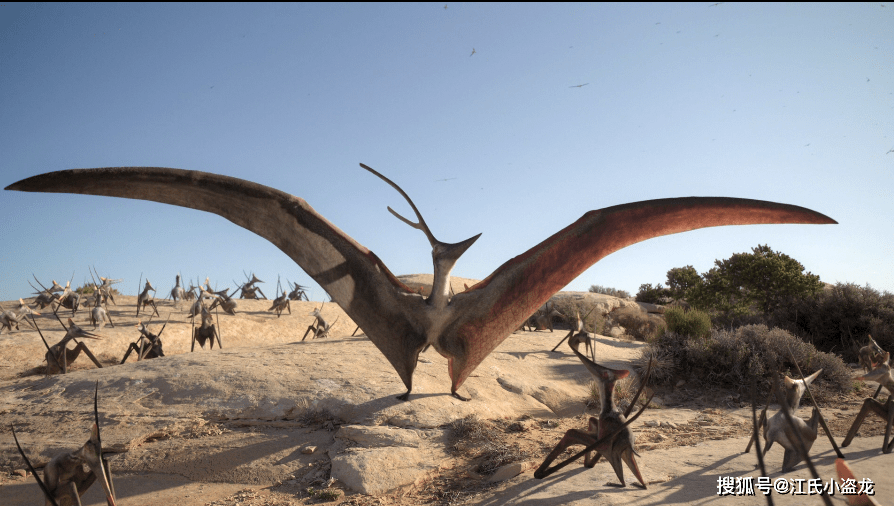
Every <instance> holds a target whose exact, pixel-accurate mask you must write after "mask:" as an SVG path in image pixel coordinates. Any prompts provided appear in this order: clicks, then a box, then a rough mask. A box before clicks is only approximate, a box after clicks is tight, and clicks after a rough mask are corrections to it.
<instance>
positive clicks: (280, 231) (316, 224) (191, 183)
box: [6, 167, 425, 382]
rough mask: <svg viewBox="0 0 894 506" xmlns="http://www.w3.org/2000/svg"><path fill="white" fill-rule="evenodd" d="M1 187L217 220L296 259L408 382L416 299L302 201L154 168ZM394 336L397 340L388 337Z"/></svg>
mask: <svg viewBox="0 0 894 506" xmlns="http://www.w3.org/2000/svg"><path fill="white" fill-rule="evenodd" d="M6 189H7V190H18V191H31V192H51V193H79V194H86V195H104V196H110V197H123V198H130V199H139V200H150V201H155V202H161V203H164V204H172V205H176V206H181V207H188V208H192V209H198V210H201V211H207V212H209V213H214V214H217V215H219V216H222V217H224V218H226V219H228V220H230V221H231V222H233V223H235V224H236V225H239V226H240V227H243V228H246V229H248V230H250V231H252V232H254V233H256V234H258V235H260V236H261V237H263V238H265V239H267V240H268V241H270V242H272V243H273V244H274V245H276V246H277V247H278V248H279V249H280V250H282V251H283V252H284V253H285V254H286V255H288V256H289V257H290V258H291V259H292V260H294V261H295V262H296V263H297V264H298V265H299V266H301V268H302V269H304V271H305V272H306V273H307V274H308V275H309V276H310V277H311V278H313V279H314V280H315V281H316V282H317V283H319V284H320V286H322V287H323V289H325V290H326V292H327V293H328V294H329V295H330V296H331V297H332V300H333V301H334V302H336V303H337V304H338V305H340V306H341V307H342V309H344V311H345V312H346V313H347V314H348V316H350V317H351V319H352V320H354V322H355V323H356V324H358V325H360V327H362V328H363V330H364V332H365V333H366V335H367V336H368V337H369V338H370V339H371V340H372V341H373V343H374V344H375V345H376V347H378V348H379V350H381V351H382V353H383V354H384V355H385V357H386V358H387V359H388V361H389V362H391V364H392V365H393V366H394V368H395V369H396V370H397V372H398V374H399V375H400V376H401V379H404V381H405V382H406V381H407V380H408V378H409V376H410V375H412V367H410V366H408V364H407V362H408V359H407V357H406V351H405V349H406V348H407V347H417V346H421V343H423V342H424V339H425V338H424V336H423V331H422V329H421V328H418V327H417V326H415V325H414V324H413V320H414V318H413V316H412V315H413V314H418V311H417V310H415V309H413V308H414V307H415V306H421V305H424V301H423V300H422V297H421V296H419V295H415V294H413V293H412V292H411V290H410V289H409V288H408V287H407V286H405V285H404V284H403V283H401V282H400V281H399V280H398V279H397V278H396V277H395V276H394V275H393V274H392V273H391V271H389V270H388V268H387V267H386V266H385V264H384V263H382V261H381V260H380V259H379V258H378V257H377V256H376V255H375V254H374V253H373V252H372V251H370V250H369V249H367V248H366V247H364V246H362V245H361V244H359V243H358V242H357V241H355V240H354V239H352V238H351V237H350V236H348V235H347V234H345V233H344V232H342V231H341V230H340V229H339V228H338V227H336V226H335V225H333V224H332V223H330V222H329V221H328V220H327V219H326V218H324V217H323V216H322V215H320V214H319V213H317V212H316V211H315V210H314V209H313V208H312V207H311V206H310V205H308V204H307V202H305V201H304V200H303V199H300V198H298V197H295V196H293V195H289V194H288V193H285V192H282V191H279V190H276V189H274V188H270V187H267V186H264V185H260V184H257V183H252V182H250V181H245V180H242V179H237V178H234V177H229V176H222V175H218V174H210V173H206V172H199V171H187V170H181V169H170V168H157V167H115V168H102V169H72V170H62V171H57V172H49V173H46V174H40V175H37V176H33V177H30V178H27V179H23V180H22V181H19V182H17V183H14V184H12V185H10V186H8V187H7V188H6ZM395 335H399V336H401V339H400V340H399V341H400V342H395V339H394V338H392V337H391V336H395ZM412 365H413V367H414V366H415V356H413V364H412ZM408 367H409V369H408ZM405 376H406V377H405Z"/></svg>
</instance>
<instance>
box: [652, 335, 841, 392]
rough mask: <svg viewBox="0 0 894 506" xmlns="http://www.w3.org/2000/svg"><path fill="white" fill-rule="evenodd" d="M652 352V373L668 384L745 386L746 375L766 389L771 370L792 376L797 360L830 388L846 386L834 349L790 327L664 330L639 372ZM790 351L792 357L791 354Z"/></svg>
mask: <svg viewBox="0 0 894 506" xmlns="http://www.w3.org/2000/svg"><path fill="white" fill-rule="evenodd" d="M649 357H652V378H653V381H654V382H655V383H657V384H669V383H671V382H673V381H675V380H676V379H680V378H685V379H687V381H689V382H694V383H696V384H703V385H716V386H725V387H728V388H735V389H738V390H740V391H743V392H748V391H749V390H750V388H751V381H752V378H763V379H762V380H759V381H758V386H759V387H760V388H761V389H762V390H764V391H766V386H767V384H768V383H767V381H766V380H767V379H768V378H769V377H770V375H771V374H772V373H773V371H782V372H783V373H785V374H788V375H789V376H791V377H793V378H798V373H797V368H796V367H795V365H794V364H795V363H797V364H798V365H799V366H800V368H801V371H803V372H804V374H805V375H809V374H812V373H813V372H814V371H816V370H817V369H823V372H822V374H820V376H819V379H818V381H819V383H820V384H824V385H827V386H829V387H831V388H833V389H834V390H836V391H839V392H844V391H847V390H848V389H849V388H852V378H851V372H850V369H849V368H848V367H847V365H845V363H844V361H843V360H841V358H839V357H838V356H837V355H834V354H831V353H825V352H821V351H818V350H817V349H816V348H815V347H814V346H813V345H811V344H809V343H806V342H804V341H802V340H801V339H799V338H797V337H795V336H794V335H792V334H791V333H789V332H787V331H785V330H782V329H778V328H774V329H768V328H767V326H766V325H747V326H744V327H739V328H737V329H735V330H732V331H728V330H721V331H712V332H711V333H710V335H709V336H708V337H707V338H706V339H690V338H688V337H687V336H684V335H680V334H678V333H674V332H667V333H665V334H664V335H663V336H661V337H660V338H658V339H657V340H655V342H653V343H652V344H651V345H650V346H649V347H648V348H647V349H646V350H645V351H644V353H643V357H642V358H641V359H640V360H639V362H638V363H637V370H638V373H639V374H644V373H645V369H646V365H647V364H648V362H649ZM793 357H794V361H793V360H792V358H793Z"/></svg>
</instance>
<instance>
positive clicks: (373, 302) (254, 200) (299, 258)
mask: <svg viewBox="0 0 894 506" xmlns="http://www.w3.org/2000/svg"><path fill="white" fill-rule="evenodd" d="M360 165H361V167H363V168H364V169H366V170H368V171H370V172H372V173H373V174H375V175H376V176H378V177H380V178H382V179H383V180H384V181H386V182H387V183H388V184H390V185H391V186H393V187H394V188H395V189H396V190H397V191H398V192H400V194H401V195H403V196H404V198H406V199H407V201H408V202H409V204H410V206H411V207H412V208H413V211H414V212H415V213H416V216H417V219H418V220H419V221H418V222H417V223H414V222H411V221H410V220H407V219H406V218H404V217H402V216H400V215H398V214H397V213H396V212H394V211H393V210H392V209H391V208H390V207H389V208H388V210H389V211H391V213H392V214H394V215H395V216H396V217H397V218H399V219H400V220H401V221H403V222H405V223H407V224H408V225H410V226H412V227H414V228H417V229H419V230H421V231H422V232H424V233H425V235H426V237H427V238H428V240H429V242H430V243H431V246H432V259H433V262H434V271H435V272H434V281H433V286H432V291H431V295H430V296H428V297H427V298H426V297H423V296H421V295H419V294H417V293H414V292H413V291H412V290H410V289H409V288H408V287H407V286H405V285H404V284H403V283H401V282H400V281H398V280H397V278H396V277H395V276H394V275H393V274H392V273H391V271H389V270H388V268H387V267H385V264H384V263H382V261H381V260H380V259H379V258H378V257H377V256H376V255H375V254H374V253H373V252H372V251H370V250H368V249H367V248H365V247H363V246H362V245H360V244H359V243H357V241H355V240H354V239H352V238H351V237H350V236H348V235H347V234H345V233H344V232H342V231H341V230H340V229H339V228H338V227H336V226H335V225H333V224H332V223H330V222H329V221H328V220H326V218H324V217H323V216H321V215H320V214H318V213H317V212H316V211H314V209H313V208H312V207H310V206H309V205H308V204H307V202H305V201H304V200H303V199H300V198H298V197H295V196H292V195H289V194H288V193H285V192H282V191H279V190H276V189H273V188H269V187H267V186H263V185H260V184H257V183H252V182H250V181H245V180H242V179H237V178H233V177H228V176H221V175H217V174H209V173H206V172H197V171H187V170H180V169H166V168H153V167H126V168H122V167H118V168H103V169H74V170H63V171H58V172H50V173H47V174H41V175H38V176H33V177H30V178H28V179H23V180H22V181H19V182H17V183H14V184H12V185H10V186H8V187H6V189H7V190H18V191H33V192H53V193H82V194H89V195H106V196H112V197H125V198H132V199H142V200H153V201H156V202H163V203H166V204H173V205H178V206H182V207H190V208H193V209H199V210H202V211H208V212H211V213H215V214H218V215H220V216H223V217H224V218H226V219H228V220H230V221H232V222H233V223H235V224H237V225H239V226H241V227H244V228H246V229H248V230H251V231H252V232H254V233H256V234H258V235H260V236H261V237H263V238H265V239H267V240H268V241H270V242H272V243H273V244H275V245H276V246H277V247H278V248H279V249H281V250H282V251H283V252H285V253H286V254H287V255H288V256H289V257H291V258H292V259H293V260H294V261H295V262H297V263H298V265H300V266H301V268H302V269H304V271H305V272H307V274H308V275H309V276H310V277H312V278H313V279H314V280H315V281H316V282H317V283H319V284H320V285H321V286H322V287H323V288H324V289H325V290H326V292H327V293H329V295H330V296H331V297H332V300H333V301H335V302H336V303H337V304H338V305H339V306H341V307H342V309H344V311H345V312H346V313H347V314H348V316H350V317H351V319H353V320H354V322H355V323H357V324H358V325H360V327H361V328H362V329H363V330H364V332H365V333H366V335H367V336H369V338H370V339H371V340H372V342H373V343H374V344H375V345H376V347H377V348H379V350H380V351H381V352H382V353H383V354H384V355H385V357H386V358H387V359H388V361H389V362H390V363H391V365H392V366H393V367H394V369H395V370H396V371H397V374H398V375H399V376H400V378H401V380H403V382H404V384H405V385H406V387H407V393H406V394H403V395H401V396H400V397H399V398H400V399H402V400H406V399H407V398H409V394H410V392H411V391H412V389H413V371H414V369H415V368H416V362H417V359H418V357H419V353H420V352H421V351H422V349H423V348H425V346H426V345H427V344H431V345H432V346H434V347H435V349H436V350H437V351H438V352H439V353H441V354H442V355H444V356H445V357H447V359H448V372H449V374H450V380H451V382H452V385H451V393H452V394H453V395H454V396H455V397H457V398H460V399H463V400H468V399H465V398H463V397H462V396H460V395H459V394H458V393H457V389H458V388H459V387H460V385H462V383H463V381H465V379H466V378H468V377H469V374H470V373H471V372H472V371H473V370H474V369H475V368H476V367H477V366H478V364H480V363H481V361H482V360H484V358H485V357H486V356H487V355H488V354H489V353H490V352H491V351H493V350H494V348H496V347H497V345H499V344H500V343H501V342H503V340H504V339H506V337H508V336H509V335H510V334H511V333H512V332H513V331H515V329H517V328H518V327H519V326H520V325H521V323H522V322H523V321H524V320H525V319H526V318H527V317H528V316H530V315H531V313H533V312H534V311H535V310H536V309H537V308H539V307H540V306H541V305H543V303H544V302H546V301H547V300H548V299H549V298H550V296H552V295H553V294H554V293H556V292H557V291H559V290H560V289H562V287H564V286H565V285H567V284H568V283H570V282H571V281H572V280H573V279H574V278H576V277H577V276H578V275H580V274H581V273H582V272H584V271H585V270H586V269H587V268H589V267H590V266H591V265H593V264H594V263H596V262H597V261H598V260H599V259H601V258H603V257H605V256H607V255H609V254H611V253H613V252H615V251H617V250H619V249H621V248H624V247H626V246H629V245H631V244H634V243H637V242H640V241H644V240H646V239H650V238H652V237H658V236H661V235H667V234H674V233H678V232H685V231H688V230H694V229H697V228H704V227H716V226H720V225H748V224H770V223H814V224H823V223H836V222H835V220H832V219H831V218H829V217H827V216H824V215H822V214H820V213H817V212H815V211H811V210H810V209H805V208H803V207H798V206H792V205H787V204H777V203H773V202H766V201H760V200H749V199H735V198H723V197H686V198H675V199H658V200H647V201H643V202H634V203H631V204H623V205H619V206H613V207H608V208H605V209H601V210H598V211H590V212H588V213H586V214H584V215H583V216H582V217H581V218H580V219H579V220H577V221H576V222H574V223H572V224H571V225H568V226H567V227H565V228H564V229H562V230H560V231H559V232H557V233H556V234H554V235H552V236H551V237H549V238H547V239H546V240H544V241H543V242H541V243H540V244H538V245H536V246H534V247H533V248H531V249H530V250H528V251H526V252H525V253H523V254H521V255H519V256H517V257H515V258H512V259H510V260H509V261H507V262H506V263H504V264H503V265H502V266H500V267H499V268H498V269H497V270H496V271H494V272H493V273H492V274H491V275H490V276H488V277H487V278H486V279H485V280H483V281H481V282H480V283H478V284H476V285H475V286H473V287H471V288H470V289H469V290H467V291H465V292H463V293H459V294H456V295H454V296H453V297H452V298H451V297H449V287H450V271H451V269H452V268H453V266H454V264H456V261H457V259H458V258H459V257H460V255H462V254H463V252H465V251H466V249H468V248H469V246H471V245H472V243H474V242H475V240H476V239H478V236H479V235H480V234H479V235H476V236H474V237H472V238H469V239H466V240H465V241H462V242H459V243H455V244H448V243H443V242H441V241H438V240H437V239H435V237H434V235H432V233H431V230H429V228H428V226H427V225H426V224H425V221H424V220H423V219H422V215H421V214H420V213H419V211H418V210H417V209H416V206H415V205H413V202H412V200H410V198H409V197H408V196H407V195H406V193H404V192H403V190H401V189H400V187H398V186H397V185H396V184H394V183H393V182H391V181H390V180H389V179H387V178H386V177H384V176H382V175H381V174H379V173H378V172H376V171H374V170H373V169H371V168H369V167H367V166H365V165H363V164H360Z"/></svg>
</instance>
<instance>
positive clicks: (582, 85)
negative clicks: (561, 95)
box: [569, 83, 590, 88]
mask: <svg viewBox="0 0 894 506" xmlns="http://www.w3.org/2000/svg"><path fill="white" fill-rule="evenodd" d="M588 84H590V83H584V84H578V85H575V86H569V88H581V87H584V86H586V85H588Z"/></svg>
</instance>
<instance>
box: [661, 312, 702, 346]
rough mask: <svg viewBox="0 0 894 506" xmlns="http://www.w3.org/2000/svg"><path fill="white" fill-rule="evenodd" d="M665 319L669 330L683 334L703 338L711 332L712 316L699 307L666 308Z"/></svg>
mask: <svg viewBox="0 0 894 506" xmlns="http://www.w3.org/2000/svg"><path fill="white" fill-rule="evenodd" d="M664 321H665V323H666V324H667V330H668V331H670V332H673V333H676V334H680V335H683V336H688V337H694V338H696V339H703V338H706V337H708V336H709V335H710V334H711V317H710V316H708V313H705V312H704V311H699V310H698V309H690V310H688V311H687V310H685V309H683V308H681V307H668V308H665V310H664Z"/></svg>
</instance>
